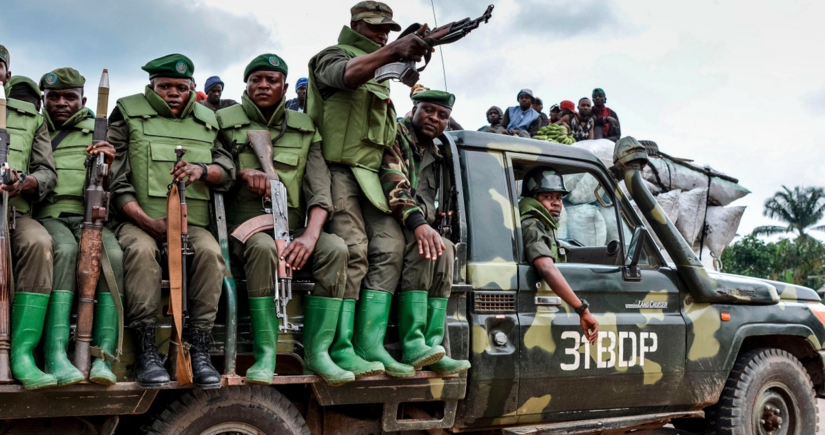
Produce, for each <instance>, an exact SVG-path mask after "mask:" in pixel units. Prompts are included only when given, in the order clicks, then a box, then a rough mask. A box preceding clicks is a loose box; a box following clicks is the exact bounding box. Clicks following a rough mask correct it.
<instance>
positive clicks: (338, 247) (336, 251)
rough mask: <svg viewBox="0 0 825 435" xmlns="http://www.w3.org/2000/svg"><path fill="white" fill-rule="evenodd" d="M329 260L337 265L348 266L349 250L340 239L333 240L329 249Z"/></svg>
mask: <svg viewBox="0 0 825 435" xmlns="http://www.w3.org/2000/svg"><path fill="white" fill-rule="evenodd" d="M327 251H328V254H327V256H328V257H329V260H330V261H331V262H333V263H335V264H343V265H344V266H346V264H347V262H348V261H349V249H347V244H346V243H344V241H343V240H341V238H340V237H335V238H331V240H330V242H329V244H328V248H327Z"/></svg>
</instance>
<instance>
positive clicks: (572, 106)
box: [559, 100, 576, 113]
mask: <svg viewBox="0 0 825 435" xmlns="http://www.w3.org/2000/svg"><path fill="white" fill-rule="evenodd" d="M559 106H560V107H561V108H562V109H567V110H569V111H571V112H573V113H575V112H576V105H575V104H573V102H572V101H570V100H564V101H562V102H561V104H559Z"/></svg>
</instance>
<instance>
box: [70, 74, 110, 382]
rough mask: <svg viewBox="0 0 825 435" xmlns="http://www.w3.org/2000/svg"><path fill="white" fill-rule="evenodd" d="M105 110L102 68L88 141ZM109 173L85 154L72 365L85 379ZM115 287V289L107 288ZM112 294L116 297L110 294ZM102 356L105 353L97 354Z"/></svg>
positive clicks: (101, 129)
mask: <svg viewBox="0 0 825 435" xmlns="http://www.w3.org/2000/svg"><path fill="white" fill-rule="evenodd" d="M108 110H109V71H108V70H105V69H104V70H103V74H102V75H101V77H100V86H99V87H98V92H97V117H96V118H95V130H94V133H93V135H92V144H96V143H98V142H103V141H105V140H106V133H107V132H108V130H109V129H108V126H107V120H106V113H107V112H108ZM108 174H109V165H107V164H106V156H105V155H104V154H103V153H98V154H96V155H89V156H88V157H86V177H87V180H88V185H87V186H86V192H85V201H86V210H85V213H84V216H83V224H81V233H80V258H79V259H78V262H77V288H78V302H77V333H76V334H75V339H76V342H75V350H74V365H75V367H77V369H78V370H80V371H81V373H83V376H84V377H86V378H87V379H88V377H89V368H90V366H91V347H90V346H91V341H92V323H93V321H94V320H93V317H94V306H95V290H96V289H97V283H98V281H99V280H100V272H101V265H102V262H101V252H102V249H103V222H105V221H106V219H107V217H108V207H109V194H108V193H107V192H106V190H105V189H104V188H103V180H104V179H105V178H106V176H107V175H108ZM109 290H110V291H116V289H109ZM112 296H113V298H114V297H119V296H117V295H116V294H112ZM99 356H100V357H101V358H105V355H99Z"/></svg>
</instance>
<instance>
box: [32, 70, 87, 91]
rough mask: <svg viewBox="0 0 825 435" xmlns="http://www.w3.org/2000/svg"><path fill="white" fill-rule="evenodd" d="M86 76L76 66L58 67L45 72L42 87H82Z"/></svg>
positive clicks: (41, 81)
mask: <svg viewBox="0 0 825 435" xmlns="http://www.w3.org/2000/svg"><path fill="white" fill-rule="evenodd" d="M85 84H86V78H84V77H83V76H82V75H80V73H79V72H78V71H77V70H76V69H74V68H58V69H56V70H54V71H52V72H49V73H46V74H43V77H42V78H41V79H40V89H44V90H45V89H71V88H82V87H83V85H85Z"/></svg>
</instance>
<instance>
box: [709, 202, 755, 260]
mask: <svg viewBox="0 0 825 435" xmlns="http://www.w3.org/2000/svg"><path fill="white" fill-rule="evenodd" d="M744 213H745V207H708V218H707V225H708V233H707V235H705V247H706V248H709V249H710V252H712V253H713V256H714V257H716V258H722V252H724V251H725V249H726V248H727V247H728V245H730V242H732V241H733V238H734V237H736V230H737V229H738V228H739V222H740V221H741V220H742V215H743V214H744Z"/></svg>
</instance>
